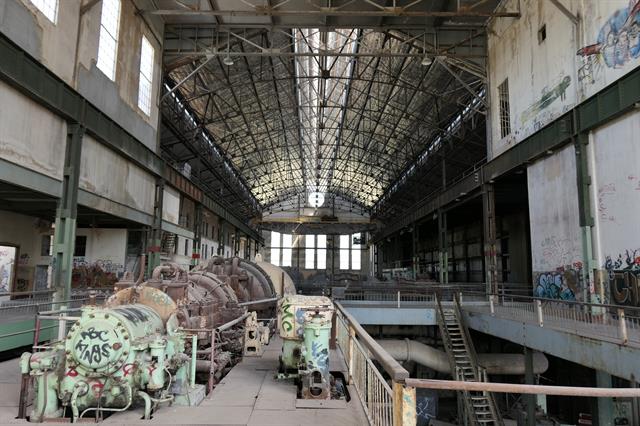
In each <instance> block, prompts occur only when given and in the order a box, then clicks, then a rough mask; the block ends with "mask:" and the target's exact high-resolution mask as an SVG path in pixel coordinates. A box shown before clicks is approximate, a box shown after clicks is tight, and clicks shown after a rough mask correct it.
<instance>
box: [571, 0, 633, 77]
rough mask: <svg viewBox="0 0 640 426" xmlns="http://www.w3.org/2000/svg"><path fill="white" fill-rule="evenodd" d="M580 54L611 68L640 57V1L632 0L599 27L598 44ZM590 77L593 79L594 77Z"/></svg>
mask: <svg viewBox="0 0 640 426" xmlns="http://www.w3.org/2000/svg"><path fill="white" fill-rule="evenodd" d="M577 55H578V56H581V57H583V58H586V59H587V60H588V61H589V62H592V61H594V60H595V61H599V62H600V61H601V62H602V63H603V64H604V65H605V66H607V67H608V68H623V67H624V66H625V65H626V64H627V63H629V62H631V61H634V60H636V59H637V58H638V57H640V0H630V1H629V4H628V6H627V7H624V8H621V9H618V10H616V11H615V12H614V13H613V14H611V15H610V16H609V17H608V18H607V19H606V21H605V22H604V24H603V25H602V27H600V31H599V32H598V36H597V39H596V43H594V44H590V45H587V46H583V47H581V48H580V49H578V51H577ZM589 77H590V78H591V80H592V81H593V80H594V77H593V75H591V76H589ZM583 78H584V77H583Z"/></svg>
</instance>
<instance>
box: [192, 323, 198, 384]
mask: <svg viewBox="0 0 640 426" xmlns="http://www.w3.org/2000/svg"><path fill="white" fill-rule="evenodd" d="M197 355H198V335H197V334H192V335H191V377H190V380H191V388H195V387H196V356H197Z"/></svg>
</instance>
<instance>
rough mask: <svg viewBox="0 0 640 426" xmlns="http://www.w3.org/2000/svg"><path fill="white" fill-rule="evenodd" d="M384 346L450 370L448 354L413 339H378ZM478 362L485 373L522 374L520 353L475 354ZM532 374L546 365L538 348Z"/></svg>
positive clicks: (396, 355) (408, 358) (399, 355)
mask: <svg viewBox="0 0 640 426" xmlns="http://www.w3.org/2000/svg"><path fill="white" fill-rule="evenodd" d="M377 342H378V343H379V344H380V345H381V346H382V348H383V349H384V350H386V351H387V352H388V353H389V354H390V355H391V356H392V357H393V358H394V359H396V360H398V361H414V362H417V363H418V364H420V365H424V366H426V367H429V368H431V369H433V370H436V371H438V372H440V373H448V374H452V375H453V373H452V371H451V364H450V363H449V358H448V356H447V354H446V353H445V352H444V351H441V350H438V349H436V348H433V347H431V346H427V345H425V344H423V343H420V342H417V341H415V340H410V339H405V340H378V341H377ZM477 359H478V364H480V366H482V367H484V368H485V369H486V370H487V373H488V374H504V375H524V373H525V358H524V355H522V354H478V355H477ZM533 367H534V368H533V369H534V373H535V374H542V373H544V372H545V371H547V369H548V368H549V361H548V360H547V357H546V356H545V355H544V354H543V353H541V352H535V353H534V354H533Z"/></svg>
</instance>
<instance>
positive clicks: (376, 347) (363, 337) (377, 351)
mask: <svg viewBox="0 0 640 426" xmlns="http://www.w3.org/2000/svg"><path fill="white" fill-rule="evenodd" d="M334 303H335V306H336V310H337V311H338V312H339V313H340V315H341V316H342V317H343V318H344V319H346V320H347V323H348V324H349V326H350V327H351V328H353V330H354V331H355V333H356V335H357V336H358V337H359V342H360V343H361V344H362V345H363V346H364V347H365V348H367V349H368V350H369V352H371V354H372V355H373V357H374V358H375V359H376V360H377V361H378V362H379V363H380V365H381V366H382V368H383V369H384V371H386V373H387V374H388V375H389V377H391V379H392V380H393V381H395V382H403V381H404V380H405V379H407V378H408V377H409V372H408V371H407V370H406V369H405V368H404V367H403V366H402V365H400V363H399V362H398V361H396V360H395V359H393V357H392V356H391V355H389V353H388V352H387V351H385V350H384V348H382V346H380V344H379V343H378V342H376V341H375V340H374V339H373V337H371V336H370V335H369V333H367V332H366V330H365V329H364V328H362V326H361V325H360V324H359V323H358V321H356V320H355V318H353V316H352V315H351V314H350V313H349V312H347V310H346V309H345V308H344V307H343V306H342V304H340V302H334Z"/></svg>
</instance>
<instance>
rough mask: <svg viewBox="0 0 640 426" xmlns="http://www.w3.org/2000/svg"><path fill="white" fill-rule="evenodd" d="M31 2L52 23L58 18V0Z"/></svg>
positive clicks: (32, 0)
mask: <svg viewBox="0 0 640 426" xmlns="http://www.w3.org/2000/svg"><path fill="white" fill-rule="evenodd" d="M31 3H32V4H33V5H34V6H35V7H37V8H38V10H39V11H40V12H42V14H43V15H44V16H46V17H47V19H48V20H50V21H51V22H53V23H54V24H55V23H56V21H57V20H58V0H31Z"/></svg>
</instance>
